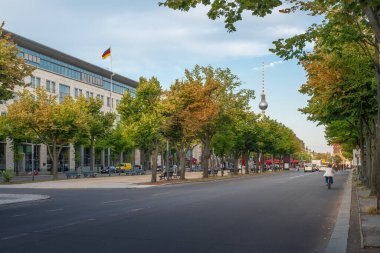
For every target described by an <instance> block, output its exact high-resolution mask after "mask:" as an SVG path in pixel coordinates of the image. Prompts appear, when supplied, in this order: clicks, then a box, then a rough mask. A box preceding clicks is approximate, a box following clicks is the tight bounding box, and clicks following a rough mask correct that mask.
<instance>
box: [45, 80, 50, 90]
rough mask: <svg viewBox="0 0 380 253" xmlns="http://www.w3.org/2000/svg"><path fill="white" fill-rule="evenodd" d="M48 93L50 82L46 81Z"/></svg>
mask: <svg viewBox="0 0 380 253" xmlns="http://www.w3.org/2000/svg"><path fill="white" fill-rule="evenodd" d="M46 91H47V92H50V81H49V80H46Z"/></svg>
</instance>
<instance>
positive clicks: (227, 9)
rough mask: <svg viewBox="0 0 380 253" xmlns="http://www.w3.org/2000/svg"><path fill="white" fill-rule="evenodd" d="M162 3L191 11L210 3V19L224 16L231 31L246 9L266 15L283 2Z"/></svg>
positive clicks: (217, 0) (176, 0)
mask: <svg viewBox="0 0 380 253" xmlns="http://www.w3.org/2000/svg"><path fill="white" fill-rule="evenodd" d="M159 4H160V5H163V6H167V7H170V8H172V9H175V10H181V11H189V10H190V8H195V7H196V6H197V5H199V4H202V5H205V6H208V5H210V10H209V11H208V13H207V15H208V17H209V18H210V19H212V20H215V19H217V18H221V17H223V18H224V23H225V27H226V28H227V30H228V31H229V32H232V31H236V28H235V25H234V23H236V22H237V21H240V20H242V14H243V12H244V11H249V12H250V13H251V14H252V15H253V16H259V17H264V16H265V15H267V14H270V13H272V10H273V8H275V7H278V6H280V5H281V4H282V1H280V0H237V1H221V0H215V1H211V0H166V1H165V2H160V3H159Z"/></svg>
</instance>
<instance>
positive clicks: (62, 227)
mask: <svg viewBox="0 0 380 253" xmlns="http://www.w3.org/2000/svg"><path fill="white" fill-rule="evenodd" d="M347 179H348V172H341V173H338V174H336V176H335V183H334V185H333V187H332V189H331V190H327V188H326V186H325V185H324V181H323V178H322V173H318V172H314V173H304V172H288V173H279V174H272V175H260V176H256V177H247V178H240V179H229V180H224V181H215V182H207V183H191V184H182V185H167V186H160V187H153V188H146V189H81V190H73V189H67V190H62V189H60V190H52V189H1V193H33V194H48V195H50V196H51V198H50V199H49V200H43V201H37V202H29V203H22V204H21V203H20V204H10V205H3V206H0V252H4V253H5V252H6V253H12V252H29V253H33V252H36V253H37V252H38V253H44V252H55V253H58V252H72V253H78V252H147V253H148V252H149V253H152V252H165V253H171V252H173V253H186V252H189V253H198V252H207V253H212V252H215V253H223V252H228V253H239V252H250V253H252V252H258V253H262V252H276V253H277V252H281V253H287V252H289V253H297V252H300V253H307V252H324V251H325V249H326V247H327V244H328V241H329V239H330V235H331V233H332V230H333V229H334V224H335V219H336V216H337V213H338V211H339V206H340V201H341V197H342V193H343V190H344V186H345V184H346V181H347Z"/></svg>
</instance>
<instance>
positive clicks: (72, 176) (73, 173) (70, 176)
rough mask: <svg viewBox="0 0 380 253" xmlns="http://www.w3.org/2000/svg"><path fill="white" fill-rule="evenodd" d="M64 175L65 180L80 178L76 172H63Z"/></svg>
mask: <svg viewBox="0 0 380 253" xmlns="http://www.w3.org/2000/svg"><path fill="white" fill-rule="evenodd" d="M65 174H66V177H67V179H70V178H80V174H79V173H78V172H76V171H68V172H65Z"/></svg>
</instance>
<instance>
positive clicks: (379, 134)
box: [366, 10, 380, 208]
mask: <svg viewBox="0 0 380 253" xmlns="http://www.w3.org/2000/svg"><path fill="white" fill-rule="evenodd" d="M367 12H368V10H367ZM367 12H366V15H367V16H370V15H369V14H367ZM372 14H373V12H372ZM368 18H369V19H370V23H371V26H372V28H373V30H374V31H375V34H376V40H375V44H376V50H375V63H376V64H375V66H376V68H375V69H376V83H377V108H378V109H377V117H376V123H377V124H375V145H376V146H375V149H376V151H375V152H376V154H375V159H376V162H375V166H374V183H375V190H376V195H377V196H378V197H377V207H378V208H379V196H380V126H379V124H380V67H379V60H380V59H379V58H380V57H379V39H380V24H379V20H378V17H377V16H375V20H376V23H374V22H373V20H372V17H371V18H370V17H368Z"/></svg>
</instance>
